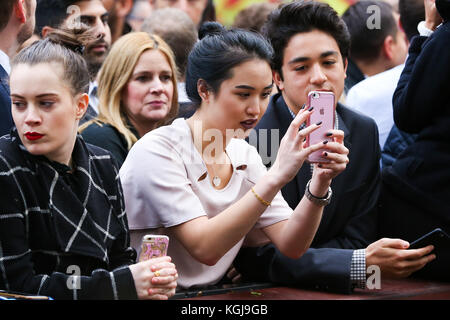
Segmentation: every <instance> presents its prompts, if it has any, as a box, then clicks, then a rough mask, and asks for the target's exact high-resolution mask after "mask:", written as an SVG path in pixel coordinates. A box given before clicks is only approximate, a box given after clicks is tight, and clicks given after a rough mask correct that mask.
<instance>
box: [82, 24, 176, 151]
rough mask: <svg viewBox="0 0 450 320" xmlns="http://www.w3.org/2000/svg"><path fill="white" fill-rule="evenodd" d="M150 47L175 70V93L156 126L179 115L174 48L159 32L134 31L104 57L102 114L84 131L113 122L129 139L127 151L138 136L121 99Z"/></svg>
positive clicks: (101, 84) (173, 76)
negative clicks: (137, 65) (154, 33)
mask: <svg viewBox="0 0 450 320" xmlns="http://www.w3.org/2000/svg"><path fill="white" fill-rule="evenodd" d="M147 50H159V51H161V52H162V53H163V54H164V56H165V57H166V58H167V60H168V62H169V65H170V68H171V70H172V83H173V96H172V105H171V107H170V110H169V112H168V114H167V116H166V117H165V118H164V119H161V120H160V121H158V122H157V123H156V126H155V128H158V127H160V126H162V125H165V124H168V123H170V122H171V121H172V120H173V119H174V118H175V117H176V116H177V114H178V90H177V67H176V64H175V59H174V56H173V53H172V50H171V49H170V47H169V46H168V45H167V43H165V42H164V40H162V39H161V38H160V37H158V36H157V35H151V34H148V33H146V32H132V33H129V34H126V35H124V36H122V37H121V38H119V39H118V40H117V41H116V42H115V43H114V45H113V46H112V48H111V51H110V52H109V54H108V56H107V58H106V59H105V61H104V63H103V66H102V68H101V69H100V72H99V77H98V94H99V114H98V117H97V118H96V119H93V120H90V121H88V122H86V123H84V124H83V125H81V126H80V128H79V129H78V131H79V132H80V133H81V132H82V131H83V130H84V129H86V128H87V127H88V126H89V125H90V124H91V123H93V122H96V123H97V124H99V125H100V126H102V125H103V124H110V125H112V126H113V127H115V128H116V129H117V130H118V131H119V132H120V133H121V134H122V135H123V136H124V137H125V139H126V141H127V144H128V150H129V149H131V147H132V146H133V144H134V143H135V142H136V141H137V140H138V138H137V137H136V136H135V135H134V134H133V132H132V131H131V130H130V128H129V125H128V124H127V120H126V112H125V106H124V105H123V103H122V101H121V98H122V92H123V90H124V89H125V87H126V85H127V83H128V81H129V79H130V78H131V76H132V74H133V71H134V68H135V67H136V64H137V62H138V60H139V58H140V57H141V55H142V53H143V52H144V51H147Z"/></svg>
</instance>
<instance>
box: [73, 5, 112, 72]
mask: <svg viewBox="0 0 450 320" xmlns="http://www.w3.org/2000/svg"><path fill="white" fill-rule="evenodd" d="M75 5H76V6H78V8H79V13H77V12H76V11H75V12H74V13H73V14H72V16H69V17H68V19H66V23H69V22H70V21H74V19H77V18H78V16H79V19H80V22H82V23H84V24H86V25H88V26H90V27H91V28H95V30H96V36H97V37H98V39H97V40H96V41H94V42H93V43H91V44H90V45H88V46H87V47H86V49H85V52H84V57H85V59H86V62H87V63H88V66H89V69H90V71H91V73H92V74H93V75H95V74H97V72H98V70H99V69H100V67H101V65H102V63H103V61H105V59H106V56H107V55H108V52H109V49H110V47H111V30H110V28H109V25H108V11H107V10H106V9H105V7H104V6H103V4H102V1H100V0H83V1H79V2H76V3H75ZM75 21H76V20H75Z"/></svg>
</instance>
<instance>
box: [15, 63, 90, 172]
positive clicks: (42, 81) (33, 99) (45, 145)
mask: <svg viewBox="0 0 450 320" xmlns="http://www.w3.org/2000/svg"><path fill="white" fill-rule="evenodd" d="M63 74H64V69H63V67H62V65H61V64H59V63H56V62H55V63H40V64H36V65H32V66H30V65H28V64H19V65H16V66H15V67H14V68H13V70H12V72H11V78H10V87H11V101H12V109H11V111H12V116H13V119H14V123H15V125H16V127H17V131H18V134H19V137H20V139H21V141H22V143H23V145H24V146H25V148H26V149H27V150H28V152H30V153H31V154H33V155H43V156H45V157H47V158H48V159H50V160H52V161H57V162H60V163H65V164H69V162H70V161H69V160H70V158H71V155H72V151H73V146H74V144H75V139H76V135H77V129H78V122H79V119H80V118H81V117H82V116H83V114H84V112H85V111H86V108H87V105H88V102H89V98H88V96H87V94H78V95H76V96H74V95H73V93H72V90H71V87H70V86H69V85H68V84H67V81H65V80H64V78H63Z"/></svg>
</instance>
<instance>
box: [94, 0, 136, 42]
mask: <svg viewBox="0 0 450 320" xmlns="http://www.w3.org/2000/svg"><path fill="white" fill-rule="evenodd" d="M136 1H137V0H102V3H103V6H104V7H105V9H106V11H108V14H109V17H108V24H109V27H110V29H111V39H112V40H111V41H112V43H114V42H115V41H116V40H117V39H119V37H120V36H122V35H124V34H126V33H128V32H130V31H131V30H130V27H129V26H128V25H127V21H126V17H127V16H128V14H129V13H130V11H131V9H132V8H133V2H136Z"/></svg>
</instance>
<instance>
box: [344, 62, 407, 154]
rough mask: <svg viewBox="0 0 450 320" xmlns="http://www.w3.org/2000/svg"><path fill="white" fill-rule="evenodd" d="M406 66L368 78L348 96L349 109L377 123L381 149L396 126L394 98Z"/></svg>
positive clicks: (353, 88)
mask: <svg viewBox="0 0 450 320" xmlns="http://www.w3.org/2000/svg"><path fill="white" fill-rule="evenodd" d="M404 66H405V65H404V64H401V65H398V66H396V67H394V68H392V69H389V70H386V71H384V72H381V73H378V74H376V75H374V76H371V77H368V78H366V79H364V80H362V81H360V82H358V83H357V84H355V85H354V86H353V87H352V88H351V89H350V90H349V91H348V94H347V99H346V102H345V104H346V105H347V106H348V107H350V108H352V109H354V110H357V111H359V112H361V113H363V114H365V115H367V116H369V117H371V118H373V119H374V120H375V122H376V123H377V125H378V133H379V138H380V147H381V149H383V146H384V143H385V142H386V139H387V137H388V135H389V132H390V131H391V128H392V126H393V125H394V114H393V107H392V96H393V95H394V91H395V89H396V88H397V83H398V80H399V79H400V75H401V74H402V71H403V67H404Z"/></svg>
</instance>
